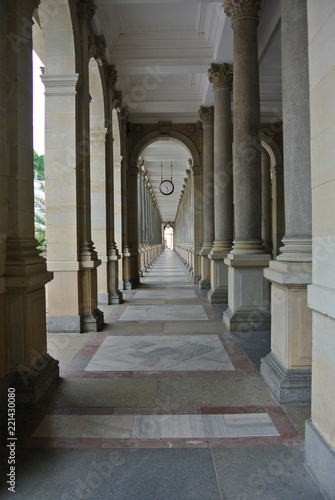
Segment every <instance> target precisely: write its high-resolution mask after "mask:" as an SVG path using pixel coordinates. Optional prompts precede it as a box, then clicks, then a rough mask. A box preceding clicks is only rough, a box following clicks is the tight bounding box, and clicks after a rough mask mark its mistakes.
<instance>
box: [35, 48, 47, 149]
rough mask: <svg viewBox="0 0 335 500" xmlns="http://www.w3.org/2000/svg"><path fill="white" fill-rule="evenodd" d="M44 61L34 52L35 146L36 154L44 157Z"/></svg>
mask: <svg viewBox="0 0 335 500" xmlns="http://www.w3.org/2000/svg"><path fill="white" fill-rule="evenodd" d="M41 66H44V65H43V63H42V61H41V60H40V59H39V57H38V56H37V55H36V54H35V52H34V51H33V133H34V135H33V144H34V149H35V151H36V153H38V154H39V155H44V121H45V120H44V117H45V105H44V85H43V83H42V81H41V78H40V75H41V70H40V67H41Z"/></svg>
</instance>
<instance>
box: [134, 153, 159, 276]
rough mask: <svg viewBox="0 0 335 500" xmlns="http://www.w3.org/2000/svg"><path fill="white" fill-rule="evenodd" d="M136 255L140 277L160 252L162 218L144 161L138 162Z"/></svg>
mask: <svg viewBox="0 0 335 500" xmlns="http://www.w3.org/2000/svg"><path fill="white" fill-rule="evenodd" d="M137 166H138V176H137V192H138V242H139V243H138V253H139V267H140V276H143V275H144V273H145V272H146V271H147V270H148V269H149V268H150V266H151V265H152V264H153V263H154V262H155V260H156V259H157V257H158V255H159V254H160V253H161V251H162V238H163V236H162V218H161V215H160V211H159V207H158V204H157V200H156V197H155V195H154V192H153V189H152V186H151V183H150V179H149V177H148V172H147V171H146V169H145V165H144V160H143V159H140V160H139V161H138V164H137Z"/></svg>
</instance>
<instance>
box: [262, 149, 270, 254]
mask: <svg viewBox="0 0 335 500" xmlns="http://www.w3.org/2000/svg"><path fill="white" fill-rule="evenodd" d="M261 161H262V240H263V242H264V247H265V250H266V251H267V252H268V253H270V254H271V252H272V235H271V212H272V210H271V208H272V207H271V166H270V156H269V155H268V153H267V152H266V150H265V149H264V148H262V153H261Z"/></svg>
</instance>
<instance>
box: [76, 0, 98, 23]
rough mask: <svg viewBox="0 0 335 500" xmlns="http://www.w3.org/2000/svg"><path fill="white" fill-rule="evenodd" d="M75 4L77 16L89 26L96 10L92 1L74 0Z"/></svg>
mask: <svg viewBox="0 0 335 500" xmlns="http://www.w3.org/2000/svg"><path fill="white" fill-rule="evenodd" d="M76 4H77V12H78V16H79V17H81V18H82V19H84V20H85V21H86V22H87V23H88V24H90V23H91V19H92V17H93V16H94V14H95V13H96V10H97V8H96V6H95V5H94V2H93V0H76Z"/></svg>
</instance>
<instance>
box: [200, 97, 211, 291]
mask: <svg viewBox="0 0 335 500" xmlns="http://www.w3.org/2000/svg"><path fill="white" fill-rule="evenodd" d="M199 116H200V119H201V121H202V126H203V130H204V135H203V210H204V241H203V244H202V247H201V251H200V254H201V280H200V282H199V287H200V288H201V289H202V290H210V288H211V262H210V260H209V258H208V254H209V253H210V251H211V250H212V247H213V242H214V107H213V106H210V107H205V106H201V108H200V109H199Z"/></svg>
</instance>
